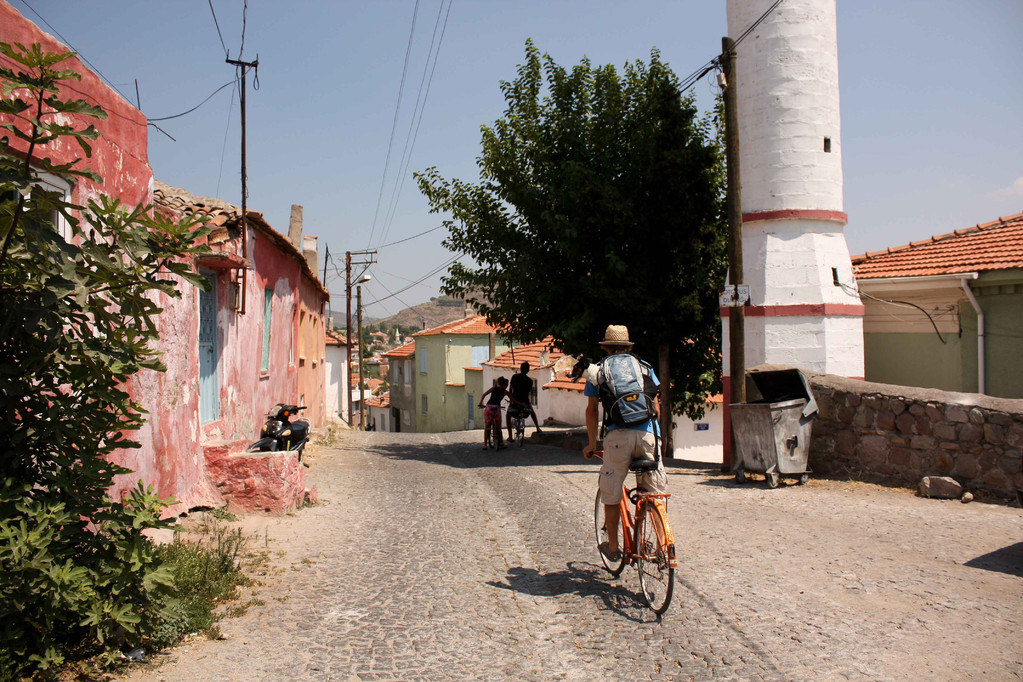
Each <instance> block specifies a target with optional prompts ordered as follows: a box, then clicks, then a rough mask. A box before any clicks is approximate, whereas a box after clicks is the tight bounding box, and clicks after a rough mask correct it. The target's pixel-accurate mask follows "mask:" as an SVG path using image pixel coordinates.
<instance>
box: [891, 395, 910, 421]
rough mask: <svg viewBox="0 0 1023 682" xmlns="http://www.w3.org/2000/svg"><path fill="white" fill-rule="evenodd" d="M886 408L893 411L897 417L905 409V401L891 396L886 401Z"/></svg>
mask: <svg viewBox="0 0 1023 682" xmlns="http://www.w3.org/2000/svg"><path fill="white" fill-rule="evenodd" d="M888 409H889V410H891V411H892V412H894V413H895V416H896V417H897V416H899V415H900V414H902V413H903V412H905V411H906V403H905V401H903V400H902V399H901V398H892V399H891V400H889V401H888Z"/></svg>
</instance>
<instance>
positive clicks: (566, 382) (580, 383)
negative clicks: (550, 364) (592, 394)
mask: <svg viewBox="0 0 1023 682" xmlns="http://www.w3.org/2000/svg"><path fill="white" fill-rule="evenodd" d="M570 371H571V370H567V369H566V370H565V371H564V372H561V373H559V374H557V375H556V376H555V377H554V380H553V381H551V382H549V383H546V384H544V386H543V387H544V388H545V389H548V388H563V389H565V390H566V391H580V392H581V391H582V390H583V387H584V386H586V381H585V380H584V379H582V378H581V377H580V378H579V379H569V378H568V373H569V372H570Z"/></svg>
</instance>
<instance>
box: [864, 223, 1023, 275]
mask: <svg viewBox="0 0 1023 682" xmlns="http://www.w3.org/2000/svg"><path fill="white" fill-rule="evenodd" d="M852 263H853V271H854V272H855V273H856V279H879V278H886V277H927V276H932V275H951V274H955V273H960V272H986V271H989V270H1008V269H1011V268H1023V213H1017V214H1015V215H1011V216H1007V217H1005V218H999V219H998V220H993V221H991V222H989V223H983V224H980V225H975V226H974V227H969V228H965V229H961V230H955V231H954V232H949V233H947V234H942V235H936V236H934V237H931V238H930V239H924V240H921V241H916V242H910V243H909V244H906V245H904V246H895V247H891V248H888V249H885V250H884V251H874V252H871V253H864V254H860V255H858V256H853V257H852Z"/></svg>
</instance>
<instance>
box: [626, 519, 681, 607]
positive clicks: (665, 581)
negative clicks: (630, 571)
mask: <svg viewBox="0 0 1023 682" xmlns="http://www.w3.org/2000/svg"><path fill="white" fill-rule="evenodd" d="M642 506H643V512H642V514H641V515H640V518H639V519H638V520H637V524H638V526H639V528H638V532H637V533H636V535H637V538H636V539H637V540H638V543H637V544H638V545H639V548H638V551H637V554H638V555H639V559H638V561H637V562H636V569H637V570H638V571H639V585H640V588H642V590H643V598H644V599H645V600H646V603H647V605H648V606H649V607H650V608H651V609H652V610H653V612H654V613H656V614H658V615H659V614H662V613H664V612H665V611H667V610H668V606H669V605H670V604H671V594H672V591H673V590H674V588H675V569H674V568H672V567H671V552H672V551H673V548H671V547H669V545H668V542H667V533H666V532H665V525H666V524H665V521H664V517H663V516H662V515H661V514H662V512H661V508H660V505H657V504H654V503H652V502H650V503H647V504H645V505H642Z"/></svg>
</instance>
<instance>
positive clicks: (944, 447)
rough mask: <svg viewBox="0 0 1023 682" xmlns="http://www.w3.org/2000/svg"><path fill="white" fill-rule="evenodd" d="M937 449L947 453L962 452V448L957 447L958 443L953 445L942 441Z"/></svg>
mask: <svg viewBox="0 0 1023 682" xmlns="http://www.w3.org/2000/svg"><path fill="white" fill-rule="evenodd" d="M938 447H939V448H941V449H942V450H945V451H947V452H959V451H960V450H962V448H961V447H959V443H954V442H951V441H947V440H946V441H942V442H941V444H940V445H939V446H938Z"/></svg>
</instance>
